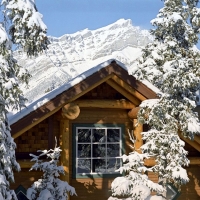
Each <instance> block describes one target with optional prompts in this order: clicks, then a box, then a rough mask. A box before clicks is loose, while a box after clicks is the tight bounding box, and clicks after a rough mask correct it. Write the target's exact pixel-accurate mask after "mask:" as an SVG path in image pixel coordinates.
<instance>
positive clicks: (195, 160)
mask: <svg viewBox="0 0 200 200" xmlns="http://www.w3.org/2000/svg"><path fill="white" fill-rule="evenodd" d="M188 159H189V161H190V165H200V157H189V158H188ZM17 162H18V163H19V164H20V167H21V168H22V169H23V168H26V169H30V168H31V167H32V166H33V164H34V162H31V161H29V160H17ZM155 164H156V161H155V158H149V159H145V160H144V165H145V166H148V167H152V166H154V165H155Z"/></svg>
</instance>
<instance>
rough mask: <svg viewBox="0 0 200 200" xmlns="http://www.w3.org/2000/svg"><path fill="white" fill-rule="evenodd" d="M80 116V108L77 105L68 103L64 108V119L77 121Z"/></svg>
mask: <svg viewBox="0 0 200 200" xmlns="http://www.w3.org/2000/svg"><path fill="white" fill-rule="evenodd" d="M79 114H80V108H79V106H78V105H77V104H75V103H68V104H66V105H64V106H63V107H62V117H63V118H66V119H69V120H73V119H76V118H77V117H78V116H79Z"/></svg>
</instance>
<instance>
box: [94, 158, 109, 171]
mask: <svg viewBox="0 0 200 200" xmlns="http://www.w3.org/2000/svg"><path fill="white" fill-rule="evenodd" d="M92 162H93V164H92V172H96V173H105V172H106V160H105V159H93V160H92Z"/></svg>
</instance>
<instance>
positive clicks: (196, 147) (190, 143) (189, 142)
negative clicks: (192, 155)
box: [178, 133, 200, 152]
mask: <svg viewBox="0 0 200 200" xmlns="http://www.w3.org/2000/svg"><path fill="white" fill-rule="evenodd" d="M178 135H179V137H180V138H181V139H182V140H184V141H185V142H187V143H188V144H189V145H191V146H192V147H194V148H195V149H196V150H197V151H199V152H200V144H199V143H197V142H195V141H192V140H190V139H187V138H185V137H183V135H182V134H181V133H179V134H178Z"/></svg>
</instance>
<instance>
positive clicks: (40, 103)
mask: <svg viewBox="0 0 200 200" xmlns="http://www.w3.org/2000/svg"><path fill="white" fill-rule="evenodd" d="M111 65H113V66H112V69H108V70H107V71H106V72H104V76H107V75H109V74H110V73H119V76H120V74H123V73H124V72H122V71H125V72H126V77H129V79H130V80H128V79H127V78H126V79H127V80H128V82H129V84H133V86H132V87H135V89H136V90H138V91H139V92H140V93H142V90H144V88H145V90H146V91H148V92H146V93H147V94H145V95H147V98H155V97H156V93H155V92H154V91H152V90H151V89H149V88H148V87H147V86H145V85H144V84H141V83H139V82H138V81H136V80H135V78H134V77H133V76H129V74H128V68H127V67H126V66H125V65H124V64H123V63H121V62H119V61H117V60H113V59H111V60H108V61H106V62H103V63H101V64H99V65H97V66H95V67H93V68H91V69H89V70H87V71H85V72H83V73H81V74H80V75H78V76H76V77H75V78H73V79H72V80H70V81H69V82H67V83H65V84H63V85H62V86H60V87H59V88H57V89H54V90H52V91H50V92H48V93H46V94H45V95H44V96H42V97H41V98H39V99H38V100H36V101H34V102H33V103H31V104H30V105H28V106H27V107H26V108H24V109H23V110H21V111H20V112H17V113H10V114H9V115H8V118H9V122H10V124H11V125H12V124H15V123H16V122H18V121H19V120H20V119H22V118H24V117H25V116H27V115H30V114H31V113H33V112H34V111H35V113H38V112H40V113H41V114H43V113H44V114H45V112H50V111H46V110H48V109H47V108H46V107H45V106H47V107H48V105H49V104H51V101H53V100H54V99H56V98H57V97H58V95H61V94H62V93H64V92H66V91H68V90H70V89H71V88H73V87H75V86H76V85H77V84H79V83H81V82H82V81H85V80H86V79H88V77H90V76H91V75H94V74H95V73H97V72H100V71H102V70H103V69H106V67H108V66H111ZM119 67H120V68H119ZM122 69H124V70H122ZM93 79H94V78H93ZM99 79H102V78H101V76H99ZM93 81H96V80H93ZM148 95H149V96H148ZM66 98H70V97H69V95H67V96H66V97H65V99H66ZM63 99H64V98H60V99H59V101H60V102H59V103H57V106H58V105H59V106H60V105H62V104H64V103H65V102H64V100H63ZM67 100H69V99H67ZM54 104H55V103H54ZM42 107H45V108H42ZM52 109H53V108H52ZM36 110H37V112H36ZM38 110H39V111H38ZM11 128H12V126H11Z"/></svg>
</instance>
